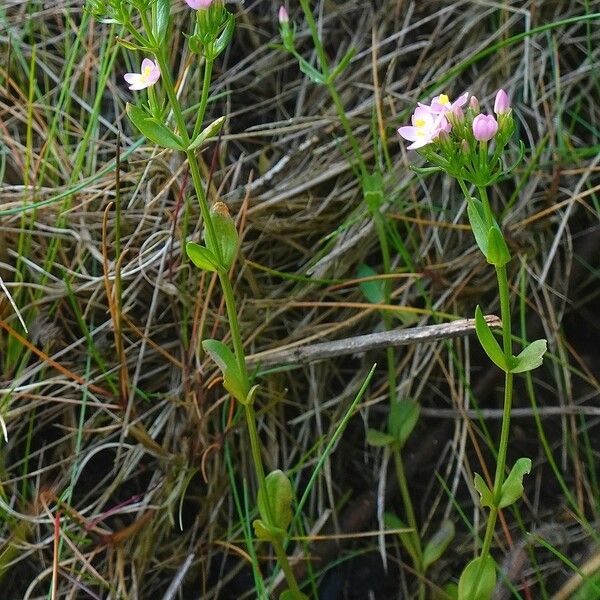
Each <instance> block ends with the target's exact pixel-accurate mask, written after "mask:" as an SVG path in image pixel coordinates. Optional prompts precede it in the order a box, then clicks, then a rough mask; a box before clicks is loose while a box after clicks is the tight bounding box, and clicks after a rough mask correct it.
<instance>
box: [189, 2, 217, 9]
mask: <svg viewBox="0 0 600 600" xmlns="http://www.w3.org/2000/svg"><path fill="white" fill-rule="evenodd" d="M185 1H186V2H187V5H188V6H189V7H190V8H193V9H194V10H200V9H205V8H208V7H209V6H210V5H211V4H212V3H213V0H185Z"/></svg>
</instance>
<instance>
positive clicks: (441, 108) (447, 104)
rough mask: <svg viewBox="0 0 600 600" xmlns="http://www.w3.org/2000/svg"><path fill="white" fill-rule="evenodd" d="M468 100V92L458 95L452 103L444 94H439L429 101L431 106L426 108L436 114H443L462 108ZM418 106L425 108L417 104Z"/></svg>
mask: <svg viewBox="0 0 600 600" xmlns="http://www.w3.org/2000/svg"><path fill="white" fill-rule="evenodd" d="M468 99H469V92H465V93H464V94H462V95H460V96H459V97H458V98H457V99H456V100H455V101H454V102H451V101H450V98H448V96H446V94H440V95H439V96H435V97H434V98H433V100H432V101H431V105H430V106H429V107H428V108H429V110H430V111H431V112H432V113H434V114H436V115H439V114H445V113H449V112H452V111H453V110H454V109H456V108H462V107H463V106H464V105H465V104H466V103H467V100H468ZM419 106H427V105H426V104H421V103H419Z"/></svg>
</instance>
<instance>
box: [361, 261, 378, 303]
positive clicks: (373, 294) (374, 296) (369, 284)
mask: <svg viewBox="0 0 600 600" xmlns="http://www.w3.org/2000/svg"><path fill="white" fill-rule="evenodd" d="M356 274H357V276H358V277H360V278H363V277H365V278H366V277H375V276H376V275H377V273H376V272H375V271H374V270H373V269H372V268H371V267H369V266H368V265H360V266H359V267H358V271H357V272H356ZM384 285H385V284H384V282H383V281H382V280H381V279H371V280H369V281H361V282H360V283H359V284H358V287H359V288H360V291H361V292H362V293H363V296H364V297H365V298H366V299H367V300H368V301H369V302H371V304H384V303H385V295H384V293H383V289H384Z"/></svg>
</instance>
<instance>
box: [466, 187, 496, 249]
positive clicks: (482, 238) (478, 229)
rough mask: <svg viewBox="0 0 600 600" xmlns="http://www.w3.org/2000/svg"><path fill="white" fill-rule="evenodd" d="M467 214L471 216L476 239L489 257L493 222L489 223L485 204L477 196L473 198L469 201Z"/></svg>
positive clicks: (470, 219) (470, 220)
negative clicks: (484, 207) (490, 232)
mask: <svg viewBox="0 0 600 600" xmlns="http://www.w3.org/2000/svg"><path fill="white" fill-rule="evenodd" d="M467 216H468V217H469V223H471V229H472V231H473V235H474V236H475V241H476V242H477V245H478V246H479V249H480V250H481V252H483V255H484V256H485V257H486V258H487V256H488V232H489V230H490V227H491V226H492V223H488V220H487V218H486V216H485V211H484V210H483V204H482V203H481V202H480V201H479V200H477V199H476V198H471V199H470V200H468V201H467Z"/></svg>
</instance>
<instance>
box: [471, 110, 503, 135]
mask: <svg viewBox="0 0 600 600" xmlns="http://www.w3.org/2000/svg"><path fill="white" fill-rule="evenodd" d="M497 131H498V122H497V121H496V119H494V117H493V116H492V115H477V116H476V117H475V118H474V119H473V135H474V136H475V139H476V140H479V141H480V142H487V141H489V140H491V139H492V138H493V137H494V136H495V135H496V132H497Z"/></svg>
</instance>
